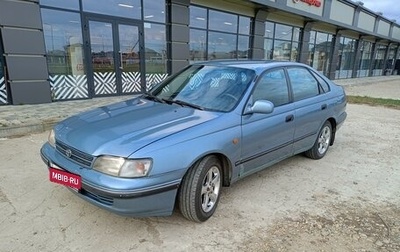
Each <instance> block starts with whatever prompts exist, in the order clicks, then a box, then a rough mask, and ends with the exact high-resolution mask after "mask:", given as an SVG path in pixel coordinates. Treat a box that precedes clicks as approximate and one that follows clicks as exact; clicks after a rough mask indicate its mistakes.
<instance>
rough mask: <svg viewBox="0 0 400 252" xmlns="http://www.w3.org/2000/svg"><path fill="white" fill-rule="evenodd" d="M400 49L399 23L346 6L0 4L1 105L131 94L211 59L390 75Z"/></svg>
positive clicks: (51, 0) (205, 0) (272, 2)
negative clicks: (286, 63) (287, 63)
mask: <svg viewBox="0 0 400 252" xmlns="http://www.w3.org/2000/svg"><path fill="white" fill-rule="evenodd" d="M393 8H397V6H394V7H393ZM399 48H400V26H399V24H397V23H396V21H394V20H389V19H387V18H385V17H384V16H383V15H382V13H376V12H374V11H373V10H369V9H367V8H365V7H364V6H363V4H362V3H361V2H357V3H355V2H352V1H349V0H251V1H248V0H247V1H244V0H218V1H215V0H192V1H191V0H151V1H145V0H124V1H114V0H68V1H60V0H40V1H39V0H1V1H0V55H1V57H0V104H3V105H4V104H27V103H45V102H51V101H61V100H71V99H87V98H93V97H100V96H111V95H122V94H131V93H137V92H141V91H143V90H146V89H148V88H149V87H150V86H151V85H152V84H154V83H156V82H159V81H161V80H163V79H165V78H166V77H167V76H168V75H170V74H173V73H175V72H177V71H178V70H179V69H181V68H183V67H185V66H186V65H188V64H190V63H192V62H196V61H204V60H213V59H228V58H229V59H232V58H233V59H246V58H251V59H276V60H289V61H299V62H303V63H306V64H309V65H311V66H312V67H314V68H315V69H317V70H318V71H320V72H322V73H324V74H325V75H326V76H328V77H329V78H331V79H340V78H359V77H366V76H379V75H385V74H397V73H398V72H400V69H397V68H398V67H399V65H400V63H399V62H398V61H397V60H398V59H399V58H400V56H399V54H400V50H399Z"/></svg>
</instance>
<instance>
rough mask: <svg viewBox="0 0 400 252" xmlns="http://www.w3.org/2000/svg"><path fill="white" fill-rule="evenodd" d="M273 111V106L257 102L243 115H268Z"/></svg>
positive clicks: (265, 101)
mask: <svg viewBox="0 0 400 252" xmlns="http://www.w3.org/2000/svg"><path fill="white" fill-rule="evenodd" d="M273 111H274V104H273V103H272V102H270V101H267V100H258V101H256V102H254V104H253V105H252V106H249V107H248V108H247V109H246V111H245V114H254V113H261V114H269V113H272V112H273Z"/></svg>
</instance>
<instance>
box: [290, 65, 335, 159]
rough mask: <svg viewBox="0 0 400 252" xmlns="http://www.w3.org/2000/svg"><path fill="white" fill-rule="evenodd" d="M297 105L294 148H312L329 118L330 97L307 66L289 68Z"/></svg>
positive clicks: (301, 150) (298, 151) (297, 150)
mask: <svg viewBox="0 0 400 252" xmlns="http://www.w3.org/2000/svg"><path fill="white" fill-rule="evenodd" d="M287 73H288V76H289V80H290V84H291V88H292V92H293V100H294V106H295V117H296V129H295V132H294V144H293V149H294V152H295V153H300V152H303V151H306V150H308V149H310V148H311V147H312V146H313V144H314V142H315V140H316V139H317V135H318V132H319V130H320V128H321V126H322V124H323V123H324V122H325V120H326V119H327V118H328V109H329V108H328V104H329V101H328V98H327V96H326V95H325V92H326V90H323V88H322V87H321V85H320V84H319V82H318V80H317V79H316V78H315V76H314V75H313V74H312V73H311V72H310V71H309V70H308V69H307V68H305V67H289V68H287Z"/></svg>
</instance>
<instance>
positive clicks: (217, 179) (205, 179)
mask: <svg viewBox="0 0 400 252" xmlns="http://www.w3.org/2000/svg"><path fill="white" fill-rule="evenodd" d="M221 187H222V166H221V162H220V161H219V159H218V158H217V157H216V156H207V157H205V158H203V159H201V160H200V161H199V162H197V163H196V164H195V165H194V166H193V167H191V168H190V169H189V171H188V172H187V174H186V175H185V176H184V178H183V181H182V184H181V187H180V189H179V199H178V200H179V209H180V211H181V213H182V215H183V216H184V217H185V218H187V219H189V220H192V221H195V222H204V221H206V220H208V219H209V218H210V217H211V216H212V215H213V214H214V212H215V209H216V208H217V205H218V201H219V198H220V193H221Z"/></svg>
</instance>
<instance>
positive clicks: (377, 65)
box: [372, 44, 387, 76]
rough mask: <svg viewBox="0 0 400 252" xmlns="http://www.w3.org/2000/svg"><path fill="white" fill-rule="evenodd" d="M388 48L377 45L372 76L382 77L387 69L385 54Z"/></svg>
mask: <svg viewBox="0 0 400 252" xmlns="http://www.w3.org/2000/svg"><path fill="white" fill-rule="evenodd" d="M386 50H387V46H386V45H382V44H376V52H375V57H374V60H373V70H372V76H382V75H383V74H384V73H383V70H384V68H385V62H384V61H385V54H386Z"/></svg>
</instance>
